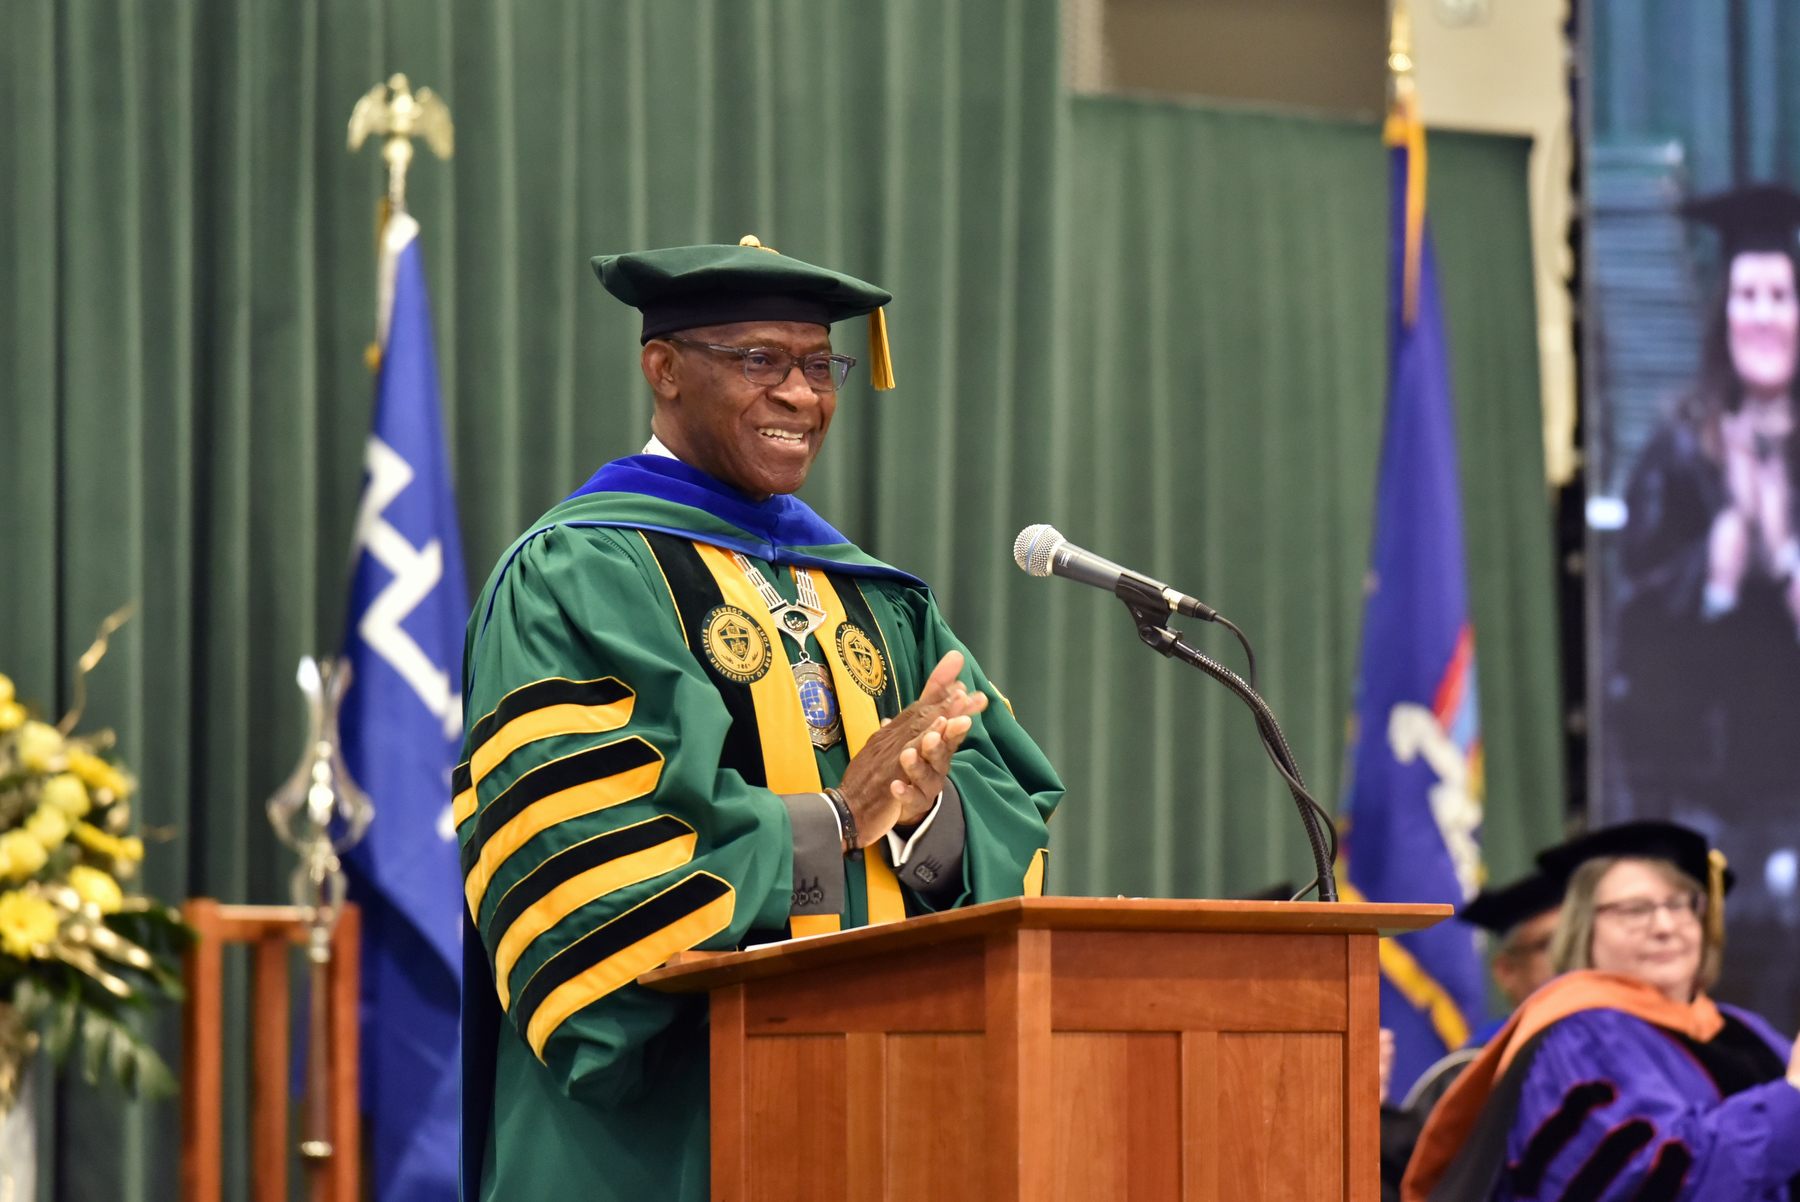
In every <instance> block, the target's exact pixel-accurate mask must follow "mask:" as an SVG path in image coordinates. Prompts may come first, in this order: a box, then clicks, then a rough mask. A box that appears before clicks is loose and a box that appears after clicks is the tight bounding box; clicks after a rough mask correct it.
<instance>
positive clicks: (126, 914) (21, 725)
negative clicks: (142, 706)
mask: <svg viewBox="0 0 1800 1202" xmlns="http://www.w3.org/2000/svg"><path fill="white" fill-rule="evenodd" d="M127 616H128V610H121V611H120V612H118V613H116V614H114V615H112V616H111V617H109V618H108V619H107V620H106V622H105V623H103V624H102V626H101V629H100V634H99V637H98V638H96V639H95V641H94V644H93V646H91V647H89V648H88V650H87V652H86V653H85V654H83V655H82V656H81V658H80V661H79V664H78V669H77V673H76V678H75V690H74V704H73V706H72V707H71V709H70V711H69V712H68V713H67V714H65V715H63V718H62V720H61V722H60V723H58V724H56V725H52V724H51V723H50V722H47V721H42V720H40V719H39V717H38V716H37V711H35V710H31V711H28V710H27V708H26V707H25V706H23V705H22V704H21V703H20V702H19V700H18V698H17V696H16V695H15V688H14V685H13V682H12V680H11V679H9V678H8V677H6V676H0V982H3V984H0V1116H4V1114H5V1112H6V1111H7V1109H8V1108H9V1107H10V1106H11V1105H12V1104H13V1102H14V1100H15V1096H14V1091H15V1089H16V1085H17V1081H18V1079H19V1075H20V1073H21V1072H22V1070H23V1065H24V1064H25V1063H26V1061H27V1060H28V1059H29V1058H30V1056H32V1055H33V1054H34V1051H35V1049H36V1048H37V1047H38V1046H39V1043H40V1035H41V1043H42V1045H43V1046H44V1047H45V1048H46V1050H48V1051H49V1053H50V1054H51V1056H52V1057H53V1058H55V1059H56V1060H58V1061H59V1062H60V1061H61V1060H62V1058H63V1057H65V1056H67V1055H70V1054H75V1055H77V1056H78V1058H79V1062H80V1063H82V1064H83V1065H84V1066H85V1067H84V1075H85V1076H86V1077H87V1079H88V1080H89V1081H90V1082H92V1083H98V1081H99V1078H100V1075H101V1073H102V1072H104V1073H106V1074H107V1075H108V1076H110V1077H111V1078H113V1079H114V1080H115V1081H116V1082H117V1083H118V1084H119V1085H120V1086H121V1087H123V1088H124V1089H125V1091H126V1092H128V1093H131V1094H142V1093H149V1094H161V1093H167V1092H170V1091H172V1090H173V1088H174V1080H173V1078H172V1077H171V1075H170V1074H169V1071H168V1066H167V1065H165V1064H164V1063H163V1062H162V1059H161V1057H160V1056H158V1054H157V1052H156V1050H155V1049H154V1048H153V1047H151V1046H150V1045H149V1044H147V1043H145V1042H144V1040H143V1038H142V1037H141V1036H140V1035H138V1034H137V1032H136V1031H135V1029H134V1028H133V1026H132V1024H131V1023H129V1022H127V1021H126V1015H127V1013H128V1012H129V1011H135V1010H138V1009H141V1008H143V1007H145V1006H147V1005H151V1004H167V1003H172V1002H176V1001H179V1000H180V997H181V982H180V976H179V973H180V954H181V952H182V951H183V950H184V949H185V948H186V947H187V946H188V944H189V943H191V942H192V939H193V932H192V931H191V930H190V929H189V928H188V927H187V926H186V924H184V923H183V922H182V921H181V916H180V914H178V913H177V912H175V911H174V910H171V909H169V908H167V907H165V906H162V905H159V904H157V903H156V902H154V901H152V900H151V899H149V898H147V897H143V896H141V895H128V894H127V893H126V891H125V889H124V888H123V887H121V885H120V884H119V881H120V878H123V877H128V876H131V875H133V874H135V873H136V872H137V870H138V865H139V863H140V862H141V861H142V860H143V858H144V843H143V840H142V839H139V838H138V837H136V836H134V835H127V834H126V833H125V832H127V831H129V830H130V829H131V826H132V814H131V802H130V799H131V796H132V794H134V793H135V792H136V791H137V781H136V779H135V778H134V777H133V776H132V775H131V773H130V772H129V771H127V770H126V769H125V767H124V766H123V765H121V764H118V763H116V762H114V761H112V760H111V759H109V758H107V757H108V753H110V751H111V749H112V747H113V744H114V739H113V734H112V732H111V731H107V730H98V731H92V732H85V733H84V732H81V731H78V730H77V726H78V724H79V722H80V719H81V713H82V710H83V708H84V707H85V705H86V696H87V693H86V677H87V674H88V672H89V671H91V670H92V669H93V667H94V665H95V664H97V663H98V662H99V660H100V657H101V655H102V654H104V652H105V650H106V640H107V638H108V636H109V635H110V634H111V633H112V631H114V630H115V629H117V628H118V625H119V623H121V622H123V621H124V620H125V618H126V617H127Z"/></svg>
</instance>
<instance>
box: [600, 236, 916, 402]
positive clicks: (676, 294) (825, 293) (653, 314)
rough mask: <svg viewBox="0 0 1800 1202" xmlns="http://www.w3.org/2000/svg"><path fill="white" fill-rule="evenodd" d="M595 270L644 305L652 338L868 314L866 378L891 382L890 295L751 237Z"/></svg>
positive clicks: (654, 253) (646, 336)
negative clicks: (759, 323) (886, 311)
mask: <svg viewBox="0 0 1800 1202" xmlns="http://www.w3.org/2000/svg"><path fill="white" fill-rule="evenodd" d="M593 264H594V274H595V275H597V276H599V277H600V283H601V284H602V285H603V286H604V287H605V288H606V290H607V291H608V292H610V293H612V294H613V295H614V296H616V297H618V298H619V299H620V300H622V301H624V302H625V303H626V304H628V305H630V306H631V307H632V308H634V309H637V310H640V311H641V312H642V313H643V315H644V329H643V333H642V335H641V337H640V339H639V341H641V342H649V341H650V340H651V339H652V338H662V337H664V336H666V335H669V334H673V333H676V332H677V331H680V330H691V329H695V328H696V327H699V326H715V325H728V324H731V323H733V322H740V321H804V322H810V323H812V324H814V325H821V326H829V325H831V324H832V323H833V322H836V321H842V320H844V319H845V318H848V317H861V316H863V315H864V314H867V315H868V317H869V358H870V363H869V376H870V378H871V380H872V381H873V383H874V385H875V387H876V388H892V387H893V386H894V370H893V362H892V359H891V358H890V356H889V352H888V340H887V319H886V317H885V316H884V315H883V313H882V306H883V305H886V304H887V303H888V302H889V301H891V300H893V299H894V298H893V296H892V295H891V294H889V293H887V292H884V291H883V290H881V289H880V288H877V287H875V285H873V284H869V283H866V282H864V281H862V280H859V279H857V278H856V277H855V276H848V275H845V274H843V273H842V272H838V271H832V270H831V269H830V268H826V267H815V266H813V265H812V264H811V263H804V262H801V261H800V260H799V259H795V258H790V257H789V256H787V255H783V254H781V253H780V252H778V251H776V250H775V249H774V248H773V247H769V246H764V245H763V244H762V243H761V242H759V241H757V239H756V237H755V236H754V235H746V236H745V237H744V239H743V240H742V241H741V242H739V243H738V245H736V246H725V245H717V244H715V245H706V246H671V247H665V248H664V249H662V250H645V251H637V252H635V253H632V254H626V255H597V256H595V258H594V260H593Z"/></svg>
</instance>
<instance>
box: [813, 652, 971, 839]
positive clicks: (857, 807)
mask: <svg viewBox="0 0 1800 1202" xmlns="http://www.w3.org/2000/svg"><path fill="white" fill-rule="evenodd" d="M962 668H963V657H962V653H961V652H960V651H952V652H950V653H949V654H948V655H946V656H944V658H943V659H941V660H939V661H938V665H937V667H936V668H934V669H932V673H931V678H930V679H929V680H927V681H926V682H925V688H924V689H923V690H922V691H921V692H920V693H919V699H918V700H917V701H915V702H913V703H912V704H911V705H909V706H907V707H906V708H905V709H903V710H901V711H900V713H899V714H898V715H896V716H895V717H894V718H892V719H890V720H889V721H887V722H884V723H882V726H881V729H880V730H878V731H876V732H875V733H874V734H873V735H871V736H869V741H868V742H867V743H865V744H863V748H862V750H861V751H859V752H857V753H856V755H855V756H854V757H853V758H852V759H851V761H850V766H849V768H847V769H846V770H845V771H844V779H843V783H841V784H840V785H838V792H840V793H842V794H843V795H844V801H845V803H846V804H847V805H849V807H850V812H851V814H852V815H853V816H854V817H855V819H856V842H857V846H858V847H867V846H868V845H869V844H871V843H873V842H875V841H876V840H877V839H879V838H881V837H882V836H883V835H885V834H887V833H888V831H890V830H892V829H893V828H894V827H895V826H896V825H901V826H904V825H907V824H910V823H914V822H917V821H919V820H920V819H921V818H923V817H925V815H926V814H927V813H929V812H930V810H931V807H932V805H933V804H934V803H935V802H936V800H937V795H938V793H939V792H940V791H941V790H942V789H943V787H944V783H943V782H944V779H945V778H946V777H947V776H948V775H949V773H950V757H951V756H952V755H954V754H955V753H956V749H957V748H958V747H960V746H962V741H963V738H964V737H965V736H966V735H967V734H968V733H969V728H970V727H971V726H972V725H973V724H974V719H973V715H975V714H979V713H980V712H981V711H982V710H984V709H986V708H987V694H985V693H971V692H969V691H968V689H967V688H966V687H965V686H964V685H963V683H962V681H960V680H958V679H957V674H958V673H960V672H961V671H962Z"/></svg>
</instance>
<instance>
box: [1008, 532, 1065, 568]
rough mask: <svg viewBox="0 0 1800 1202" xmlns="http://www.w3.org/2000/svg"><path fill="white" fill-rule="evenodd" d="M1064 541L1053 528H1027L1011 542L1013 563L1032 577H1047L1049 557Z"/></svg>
mask: <svg viewBox="0 0 1800 1202" xmlns="http://www.w3.org/2000/svg"><path fill="white" fill-rule="evenodd" d="M1066 541H1067V540H1066V539H1064V538H1063V536H1062V535H1060V534H1058V533H1057V532H1056V527H1055V526H1049V525H1045V524H1043V523H1039V524H1038V525H1036V526H1027V527H1025V529H1023V530H1021V531H1019V537H1018V538H1016V539H1014V540H1013V562H1015V563H1017V564H1018V565H1019V566H1020V567H1021V568H1023V569H1025V571H1027V572H1029V573H1031V574H1032V575H1033V576H1048V575H1049V574H1050V557H1051V556H1052V555H1055V554H1056V549H1057V548H1058V547H1060V546H1062V545H1063V543H1064V542H1066Z"/></svg>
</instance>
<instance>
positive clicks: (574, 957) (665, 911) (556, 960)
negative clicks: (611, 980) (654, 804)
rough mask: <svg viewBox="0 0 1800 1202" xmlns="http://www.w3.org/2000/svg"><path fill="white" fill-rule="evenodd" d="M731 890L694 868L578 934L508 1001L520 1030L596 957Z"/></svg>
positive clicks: (611, 952)
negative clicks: (514, 1001) (512, 1002)
mask: <svg viewBox="0 0 1800 1202" xmlns="http://www.w3.org/2000/svg"><path fill="white" fill-rule="evenodd" d="M729 892H731V886H730V885H728V884H726V883H725V882H724V881H722V880H720V879H719V878H718V877H716V876H713V875H712V874H710V873H705V872H697V873H695V874H694V875H693V876H690V877H688V878H687V879H686V880H684V881H682V882H681V883H680V884H677V885H672V886H670V887H669V888H667V889H665V890H663V891H662V892H661V893H659V894H657V895H656V896H655V897H653V898H651V899H650V900H649V901H647V902H645V903H644V904H643V905H641V906H638V907H637V908H635V909H632V910H627V911H626V912H625V913H623V914H621V915H619V916H618V917H617V918H615V919H613V920H612V921H611V922H609V923H607V924H606V925H605V926H603V927H600V928H598V929H596V930H593V931H590V932H589V933H588V934H586V935H583V936H582V937H581V938H580V939H577V940H576V941H575V942H574V943H571V944H570V945H569V946H568V947H565V948H564V949H563V950H562V951H560V952H558V953H556V955H554V956H552V957H550V959H549V960H547V961H545V963H544V966H543V967H542V968H540V969H538V970H537V972H536V973H534V974H532V978H531V980H530V981H529V982H527V983H526V985H525V988H524V989H523V990H521V991H520V993H519V1000H518V1003H517V1004H516V1005H514V1006H513V1010H512V1017H513V1021H514V1022H515V1023H517V1024H518V1027H519V1030H521V1031H524V1030H527V1029H529V1028H530V1026H531V1016H532V1015H533V1014H536V1013H537V1008H538V1007H539V1006H541V1005H543V1004H544V999H545V998H547V997H549V996H550V995H551V994H552V993H555V992H556V990H557V987H558V986H560V985H562V984H564V983H565V982H567V981H570V980H572V979H573V978H575V977H578V976H580V975H581V974H582V973H584V972H586V971H587V970H588V969H590V968H592V967H593V966H594V965H596V964H598V963H600V962H601V961H603V960H605V959H607V958H609V957H611V956H616V955H618V954H619V953H620V952H622V951H624V950H625V949H626V948H628V947H630V946H631V945H632V944H634V943H637V942H639V941H640V940H643V939H648V938H649V937H650V936H652V935H654V934H656V933H657V932H658V931H660V930H662V929H663V928H664V927H667V926H670V925H672V924H674V923H677V922H680V921H681V920H682V919H683V918H686V917H687V916H688V915H689V914H692V913H694V912H695V911H696V910H700V909H703V908H705V907H706V906H708V905H710V904H711V903H713V902H715V901H717V900H718V899H719V898H721V897H723V896H725V895H726V894H727V893H729Z"/></svg>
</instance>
